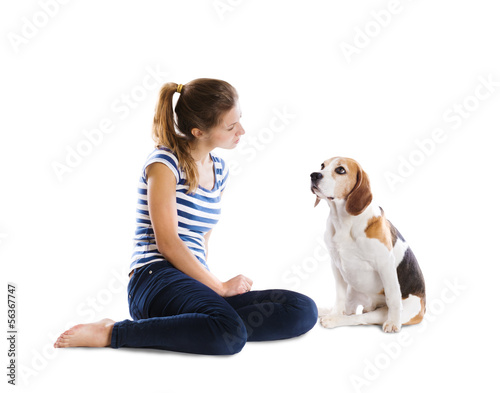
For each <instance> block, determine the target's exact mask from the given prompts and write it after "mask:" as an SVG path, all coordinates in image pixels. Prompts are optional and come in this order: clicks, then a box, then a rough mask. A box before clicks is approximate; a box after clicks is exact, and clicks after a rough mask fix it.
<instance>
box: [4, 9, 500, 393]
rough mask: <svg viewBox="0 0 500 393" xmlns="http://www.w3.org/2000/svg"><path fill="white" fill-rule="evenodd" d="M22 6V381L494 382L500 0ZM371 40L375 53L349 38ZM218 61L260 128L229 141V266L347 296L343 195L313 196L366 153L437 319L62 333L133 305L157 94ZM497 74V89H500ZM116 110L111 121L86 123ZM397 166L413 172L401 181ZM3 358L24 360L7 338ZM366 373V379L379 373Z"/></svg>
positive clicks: (12, 51)
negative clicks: (387, 330)
mask: <svg viewBox="0 0 500 393" xmlns="http://www.w3.org/2000/svg"><path fill="white" fill-rule="evenodd" d="M8 4H9V5H7V3H5V2H4V3H3V4H2V6H1V10H0V18H1V22H2V24H1V25H2V29H3V37H4V38H3V41H2V43H1V45H0V51H1V55H2V59H3V60H2V64H1V67H2V72H1V76H0V78H1V86H2V89H1V93H0V94H1V106H2V116H1V117H0V121H1V126H0V129H1V140H0V171H1V184H2V192H1V195H0V198H1V203H0V242H1V243H0V258H1V263H2V270H3V272H4V273H3V274H2V276H3V277H4V278H3V279H2V282H4V294H3V295H2V296H3V297H4V299H6V298H7V293H6V286H7V285H6V284H7V282H14V283H16V284H17V286H18V298H17V302H18V329H19V335H18V352H17V355H18V366H20V370H19V373H18V380H17V382H18V391H23V392H25V391H26V392H28V391H29V392H31V391H40V389H50V390H51V391H53V392H62V391H69V390H71V391H74V392H84V391H89V390H95V389H98V390H102V391H104V390H105V389H113V390H114V391H118V390H123V389H127V391H139V390H141V391H148V392H167V391H168V392H170V391H186V392H191V391H192V392H195V391H196V392H200V391H206V390H210V391H212V389H214V390H215V389H216V388H217V389H218V390H220V391H223V392H233V391H234V392H239V393H241V392H254V391H255V392H257V391H262V392H271V391H289V392H305V391H313V390H314V391H325V392H350V391H353V392H354V391H363V392H364V391H366V392H380V391H390V392H393V391H394V392H395V391H405V392H421V391H425V390H429V391H437V390H438V389H447V390H448V391H452V390H455V389H459V388H460V390H461V391H464V390H466V389H475V390H485V389H486V387H487V386H491V385H492V384H493V383H494V381H495V374H494V373H495V372H496V368H495V369H494V366H493V365H494V360H487V358H485V356H486V354H487V353H492V354H493V356H495V355H494V354H495V353H496V352H497V351H498V349H499V344H498V343H499V341H498V336H497V334H496V333H497V332H496V328H497V324H498V319H499V318H498V313H497V311H496V310H497V308H498V307H497V304H496V302H497V300H496V299H497V296H496V293H497V283H498V272H499V269H498V263H499V260H498V253H497V252H496V246H495V245H496V244H498V240H497V239H498V223H499V220H500V217H499V214H498V210H497V207H496V206H497V200H496V196H497V194H496V193H495V192H494V183H495V181H496V180H497V178H498V169H499V165H498V159H497V157H498V153H497V146H498V143H497V141H498V138H497V133H498V130H499V126H500V117H499V111H498V106H499V103H500V87H499V81H500V68H499V67H500V52H499V51H498V47H499V38H498V37H500V24H499V23H498V11H499V9H498V6H497V4H496V2H495V1H484V0H483V1H477V0H476V1H457V0H453V1H451V0H448V1H431V0H420V1H409V0H401V2H399V3H398V2H396V3H394V2H393V3H392V4H393V5H390V4H391V3H390V2H388V1H356V2H354V1H308V2H305V1H290V0H287V1H285V0H282V1H229V0H222V1H219V2H213V1H211V0H207V1H159V0H158V1H152V0H146V1H118V0H113V1H105V2H102V1H85V2H84V1H69V2H67V4H59V3H55V2H54V1H49V0H42V1H33V0H30V1H23V2H16V3H12V2H8ZM44 4H49V5H47V6H44ZM54 4H56V5H57V6H56V5H54ZM214 4H215V5H219V7H216V6H215V5H214ZM224 5H226V8H222V6H224ZM389 9H390V10H392V11H393V12H392V13H389V11H388V10H389ZM367 34H369V35H367ZM349 45H351V49H352V48H353V47H354V45H357V48H356V49H355V50H356V52H352V53H351V55H346V53H345V52H344V51H343V50H342V46H344V47H347V46H349ZM154 69H156V70H159V73H160V74H161V76H160V79H159V80H158V81H155V80H153V79H149V80H148V83H149V85H148V88H149V90H148V89H146V88H144V87H142V83H143V81H144V78H146V76H147V75H148V72H151V71H150V70H154ZM148 70H149V71H148ZM198 77H212V78H219V79H224V80H227V81H228V82H230V83H231V84H233V85H234V86H235V87H236V89H237V90H238V92H239V95H240V102H241V107H242V111H243V118H242V124H243V126H244V127H245V129H246V135H245V137H244V138H245V139H244V140H243V141H242V144H241V146H239V147H238V148H237V149H236V150H234V151H224V150H221V151H218V152H217V153H218V154H220V155H221V156H222V157H223V158H225V159H226V161H227V162H229V163H231V165H232V168H233V176H232V179H231V183H230V186H229V188H228V189H227V191H226V193H225V195H224V207H223V218H222V219H221V221H220V222H219V224H218V226H217V227H216V229H215V230H214V233H213V236H212V238H211V240H210V256H209V260H208V262H209V265H210V267H211V269H212V271H213V272H214V273H215V274H216V275H217V276H218V277H219V278H220V279H222V280H227V279H229V278H231V277H233V276H235V275H237V274H240V273H242V274H245V275H247V276H248V277H250V278H252V279H253V280H254V289H267V288H287V289H291V290H296V291H299V292H302V293H304V294H307V295H309V296H310V297H312V298H313V299H314V300H315V301H316V303H317V304H318V305H321V306H328V305H332V304H333V297H334V282H333V277H332V274H331V270H330V265H329V261H328V260H327V258H325V256H324V253H325V250H324V246H323V243H322V240H321V238H322V234H323V230H324V226H325V220H326V216H327V214H328V208H327V206H326V204H325V203H321V204H320V205H318V207H316V208H315V209H314V208H313V204H314V199H315V198H314V196H313V195H312V194H311V192H310V190H309V174H310V173H311V172H313V171H315V170H318V169H319V166H320V164H321V162H322V161H323V160H324V159H326V158H329V157H332V156H348V157H352V158H355V159H356V160H357V161H358V162H360V163H361V165H362V166H363V167H364V169H365V170H366V171H367V173H368V174H369V176H370V179H371V183H372V189H373V192H374V195H375V198H376V199H377V200H378V202H379V203H380V205H381V206H383V208H384V210H385V212H386V214H387V216H388V218H389V219H390V220H391V221H392V222H393V223H394V224H395V225H396V226H397V227H398V229H399V230H400V231H401V232H402V234H403V235H404V236H405V238H406V239H407V240H408V241H409V242H410V244H411V246H412V248H413V250H414V252H415V254H416V256H417V258H418V259H419V262H420V265H421V268H422V271H423V273H424V276H425V278H426V285H427V302H428V310H427V316H426V319H425V323H424V324H422V325H419V326H413V327H405V328H403V333H401V334H400V335H386V334H384V333H383V332H382V331H381V328H380V327H378V326H372V327H351V328H338V329H333V330H327V329H324V328H322V327H321V326H320V325H319V324H318V325H317V326H316V327H314V328H313V330H312V331H310V332H309V333H307V334H306V335H304V336H302V337H299V338H296V339H291V340H285V341H279V342H268V343H248V344H247V345H246V346H245V348H244V349H243V350H242V352H241V353H239V354H237V355H235V356H227V357H210V356H197V355H188V354H179V353H174V352H165V351H158V350H142V349H124V348H122V349H118V350H113V349H110V348H103V349H87V348H76V349H59V350H54V349H53V348H52V344H53V342H54V340H55V338H56V337H57V336H58V335H59V334H60V333H61V332H62V331H64V330H65V329H66V328H68V327H70V326H72V325H74V324H76V323H84V322H92V321H95V320H98V319H101V318H104V317H109V318H112V319H114V320H123V319H130V316H129V314H128V305H127V294H126V283H127V277H126V274H125V273H126V270H127V268H128V265H129V257H130V253H131V247H132V237H133V233H134V222H135V202H136V185H137V181H138V178H139V175H140V170H141V168H142V165H143V164H144V160H145V158H146V156H147V155H148V154H149V152H150V151H151V150H152V148H153V142H152V139H151V137H150V130H151V123H152V116H153V111H154V106H155V103H156V98H157V94H158V91H159V89H160V86H161V84H162V83H164V82H169V81H172V82H176V83H186V82H188V81H190V80H192V79H195V78H198ZM488 79H489V80H490V87H489V89H490V90H488V89H487V88H486V87H484V86H482V87H481V80H488ZM495 84H496V86H495ZM141 93H143V94H141ZM125 95H128V96H129V97H131V101H129V102H130V103H131V104H130V106H129V107H128V108H129V109H128V111H125V110H123V109H120V108H124V105H125V102H124V99H125V98H124V97H125ZM478 95H479V98H478ZM283 111H285V112H286V113H288V114H289V118H288V119H287V121H286V122H283V121H282V122H281V123H280V122H279V121H277V119H274V118H275V117H276V112H283ZM452 111H457V112H456V113H453V114H452ZM458 113H461V114H458ZM447 115H448V117H447ZM452 115H453V116H454V117H453V118H451V117H450V116H452ZM106 119H109V120H108V121H109V122H110V123H111V124H113V129H112V131H111V132H109V133H107V134H103V136H102V140H101V141H99V143H94V144H91V145H89V143H88V142H82V141H85V140H87V138H86V137H85V135H84V131H85V130H87V131H89V130H92V129H95V128H97V127H99V124H100V122H102V121H106ZM273 119H274V120H273ZM452 119H453V121H452ZM273 125H283V126H284V127H282V128H281V131H279V132H273V131H272V130H270V127H272V126H273ZM436 128H439V129H441V130H442V131H441V133H442V135H441V139H440V141H439V142H435V143H434V147H431V145H430V144H429V143H428V144H427V145H426V146H427V148H426V149H427V150H426V152H422V151H421V150H419V147H418V144H417V142H416V140H418V141H423V140H425V139H429V138H431V137H432V135H433V132H435V131H434V130H435V129H436ZM84 143H87V147H88V146H90V150H89V151H88V155H86V156H85V157H83V158H82V159H81V162H80V163H78V164H77V165H74V167H73V168H69V170H68V171H67V172H66V173H64V174H63V175H62V177H59V178H58V176H57V174H56V171H55V170H54V165H57V164H55V163H59V164H61V165H67V162H66V160H67V159H68V158H67V155H68V151H69V150H68V149H77V147H78V146H80V147H82V146H83V144H84ZM410 160H411V162H413V164H411V162H410ZM403 161H406V162H410V165H411V168H409V167H408V164H406V167H405V166H404V165H403V164H401V162H403ZM73 164H74V162H73ZM410 172H411V173H410ZM389 173H391V174H392V175H398V176H401V177H400V179H399V180H401V181H399V182H398V183H397V184H392V185H391V183H390V182H389V181H388V180H387V176H388V174H389ZM403 175H404V176H403ZM2 304H4V306H3V309H4V315H5V316H4V319H3V321H4V322H5V321H6V314H7V313H6V309H7V307H6V300H5V301H3V302H2ZM3 326H5V323H4V324H3ZM5 331H7V328H5ZM5 334H6V333H5ZM386 347H388V348H391V350H390V351H389V350H384V348H386ZM391 351H392V352H391ZM389 352H390V355H389V354H388V353H389ZM1 359H2V362H1V364H2V370H4V373H5V370H6V369H5V368H4V367H6V366H7V362H8V358H7V347H5V350H3V351H2V355H1ZM488 359H491V358H488ZM493 359H494V358H493ZM3 375H4V376H3V377H2V384H4V385H5V383H6V380H7V377H6V376H5V374H3ZM356 378H358V379H357V381H358V383H361V382H359V381H360V380H361V378H363V379H364V381H365V382H366V384H365V385H364V386H363V387H362V388H361V389H358V390H356V388H355V384H354V383H353V380H356Z"/></svg>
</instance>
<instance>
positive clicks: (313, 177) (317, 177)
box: [311, 172, 323, 188]
mask: <svg viewBox="0 0 500 393" xmlns="http://www.w3.org/2000/svg"><path fill="white" fill-rule="evenodd" d="M321 179H323V175H322V174H321V173H319V172H313V173H311V188H315V187H316V186H317V185H318V183H319V181H320V180H321Z"/></svg>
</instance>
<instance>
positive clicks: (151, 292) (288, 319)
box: [111, 261, 318, 355]
mask: <svg viewBox="0 0 500 393" xmlns="http://www.w3.org/2000/svg"><path fill="white" fill-rule="evenodd" d="M127 292H128V295H129V298H128V300H129V311H130V315H131V316H132V318H133V319H134V320H133V321H131V320H128V319H126V320H124V321H120V322H116V323H115V324H114V326H113V331H112V336H111V347H112V348H120V347H134V348H156V349H163V350H169V351H178V352H188V353H197V354H207V355H230V354H235V353H238V352H239V351H241V349H242V348H243V346H244V345H245V343H246V342H247V341H267V340H280V339H285V338H290V337H296V336H299V335H301V334H304V333H306V332H307V331H309V330H310V329H311V328H312V327H313V326H314V325H315V324H316V321H317V318H318V311H317V307H316V304H315V303H314V301H313V300H312V299H310V298H309V297H307V296H305V295H302V294H300V293H296V292H292V291H288V290H282V289H272V290H265V291H250V292H247V293H244V294H241V295H236V296H232V297H226V298H224V297H221V296H220V295H218V294H217V293H216V292H214V291H213V290H212V289H210V288H209V287H207V286H206V285H204V284H202V283H201V282H199V281H197V280H195V279H193V278H191V277H190V276H188V275H186V274H184V273H182V272H181V271H180V270H178V269H176V268H175V267H174V266H173V265H172V264H170V263H169V262H167V261H159V262H153V263H150V264H148V265H145V266H142V267H140V268H138V269H136V270H135V272H134V274H133V275H132V277H131V279H130V282H129V284H128V288H127Z"/></svg>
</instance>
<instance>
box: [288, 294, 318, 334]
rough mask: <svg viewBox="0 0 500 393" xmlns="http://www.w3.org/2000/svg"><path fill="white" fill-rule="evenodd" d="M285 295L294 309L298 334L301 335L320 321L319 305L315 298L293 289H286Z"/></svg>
mask: <svg viewBox="0 0 500 393" xmlns="http://www.w3.org/2000/svg"><path fill="white" fill-rule="evenodd" d="M285 297H286V298H287V301H288V304H289V305H290V306H291V307H292V308H293V310H294V312H293V315H294V317H295V326H296V329H297V331H296V334H297V335H301V334H304V333H306V332H308V331H309V330H311V329H312V328H313V327H314V325H316V322H317V321H318V307H317V305H316V303H315V302H314V300H312V299H311V298H310V297H308V296H306V295H303V294H301V293H298V292H292V291H286V292H285Z"/></svg>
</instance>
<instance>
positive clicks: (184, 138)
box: [152, 78, 238, 194]
mask: <svg viewBox="0 0 500 393" xmlns="http://www.w3.org/2000/svg"><path fill="white" fill-rule="evenodd" d="M178 91H179V92H180V96H179V99H178V100H177V103H176V105H175V109H174V107H173V96H174V94H175V93H176V92H178ZM237 100H238V93H237V92H236V89H235V88H234V87H233V86H231V85H230V84H229V83H227V82H225V81H222V80H219V79H208V78H200V79H195V80H193V81H191V82H189V83H186V84H185V85H178V84H177V83H171V82H169V83H165V84H164V85H163V86H162V88H161V90H160V94H159V98H158V102H157V104H156V109H155V116H154V121H153V132H152V137H153V140H154V142H155V145H156V148H159V147H160V146H165V147H168V148H169V149H170V150H172V151H173V153H174V154H175V155H176V156H177V158H178V160H179V167H180V169H182V170H183V171H184V172H185V174H186V183H187V185H188V190H187V193H189V194H191V193H194V192H195V191H196V189H197V188H198V184H199V177H198V169H197V167H196V163H195V161H194V159H193V157H192V156H191V153H190V146H189V143H190V142H192V141H194V140H195V139H196V138H195V137H194V135H193V134H192V133H191V131H192V130H193V129H194V128H198V129H200V130H203V131H210V129H211V128H213V127H215V126H218V125H219V124H220V122H221V121H222V116H223V115H224V114H225V113H226V112H227V111H229V110H231V109H232V108H233V107H234V106H235V105H236V102H237ZM174 112H175V114H176V115H177V122H176V121H175V118H174Z"/></svg>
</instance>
